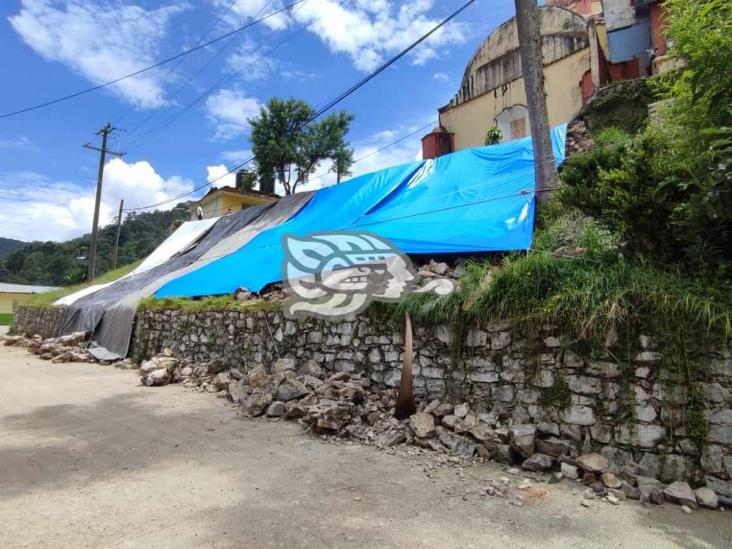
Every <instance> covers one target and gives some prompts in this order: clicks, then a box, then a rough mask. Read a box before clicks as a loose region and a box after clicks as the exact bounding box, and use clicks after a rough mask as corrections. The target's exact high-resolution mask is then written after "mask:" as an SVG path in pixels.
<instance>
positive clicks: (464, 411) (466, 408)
mask: <svg viewBox="0 0 732 549" xmlns="http://www.w3.org/2000/svg"><path fill="white" fill-rule="evenodd" d="M468 412H470V405H469V404H468V403H467V402H463V403H462V404H458V405H457V406H455V410H454V411H453V415H455V416H457V417H458V418H460V419H463V418H464V417H465V416H467V415H468Z"/></svg>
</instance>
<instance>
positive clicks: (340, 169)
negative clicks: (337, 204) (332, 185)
mask: <svg viewBox="0 0 732 549" xmlns="http://www.w3.org/2000/svg"><path fill="white" fill-rule="evenodd" d="M351 166H353V149H349V148H347V147H345V146H343V147H341V148H340V149H338V150H337V151H336V152H335V154H334V155H333V165H332V166H331V167H330V172H332V173H334V174H336V183H340V182H341V180H342V179H343V178H344V177H348V176H349V175H351V173H352V172H351Z"/></svg>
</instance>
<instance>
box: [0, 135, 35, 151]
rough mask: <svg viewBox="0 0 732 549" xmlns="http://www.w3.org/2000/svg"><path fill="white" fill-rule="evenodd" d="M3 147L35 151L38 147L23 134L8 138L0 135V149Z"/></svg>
mask: <svg viewBox="0 0 732 549" xmlns="http://www.w3.org/2000/svg"><path fill="white" fill-rule="evenodd" d="M3 149H6V150H8V149H11V150H18V151H36V150H38V147H36V146H35V145H34V144H33V142H32V141H31V140H30V139H28V138H27V137H25V136H21V137H16V138H8V139H5V138H2V137H0V150H3Z"/></svg>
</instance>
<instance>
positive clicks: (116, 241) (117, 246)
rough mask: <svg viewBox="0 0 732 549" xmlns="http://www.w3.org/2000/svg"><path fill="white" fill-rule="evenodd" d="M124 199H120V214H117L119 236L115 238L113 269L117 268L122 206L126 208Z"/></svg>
mask: <svg viewBox="0 0 732 549" xmlns="http://www.w3.org/2000/svg"><path fill="white" fill-rule="evenodd" d="M124 205H125V201H124V199H122V200H120V201H119V214H117V238H115V239H114V255H113V256H112V270H114V269H116V268H117V248H119V233H120V231H121V230H122V208H124Z"/></svg>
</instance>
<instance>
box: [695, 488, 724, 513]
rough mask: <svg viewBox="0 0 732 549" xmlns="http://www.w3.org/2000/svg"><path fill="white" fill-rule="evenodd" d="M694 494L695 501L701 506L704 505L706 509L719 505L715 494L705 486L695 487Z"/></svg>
mask: <svg viewBox="0 0 732 549" xmlns="http://www.w3.org/2000/svg"><path fill="white" fill-rule="evenodd" d="M694 494H695V495H696V501H697V503H698V504H699V505H701V506H702V507H706V508H708V509H716V508H717V507H719V498H718V497H717V494H715V493H714V492H713V491H712V490H710V489H709V488H707V487H706V486H703V487H701V488H697V489H696V490H694Z"/></svg>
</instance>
